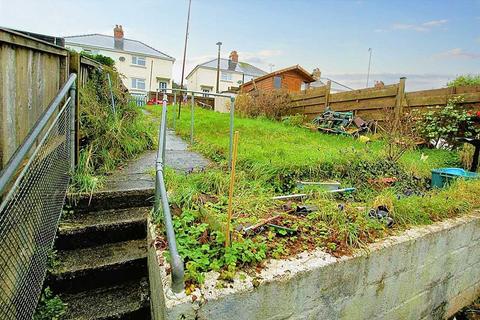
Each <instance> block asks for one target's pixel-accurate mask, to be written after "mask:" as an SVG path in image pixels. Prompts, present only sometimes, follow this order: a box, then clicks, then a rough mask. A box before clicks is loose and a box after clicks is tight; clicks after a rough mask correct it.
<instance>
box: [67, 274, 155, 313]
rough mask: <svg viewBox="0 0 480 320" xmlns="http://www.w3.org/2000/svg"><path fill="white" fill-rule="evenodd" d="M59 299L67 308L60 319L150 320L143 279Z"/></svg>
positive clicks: (145, 286) (145, 282) (146, 284)
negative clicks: (64, 314) (63, 316)
mask: <svg viewBox="0 0 480 320" xmlns="http://www.w3.org/2000/svg"><path fill="white" fill-rule="evenodd" d="M61 299H62V301H63V302H65V303H67V305H68V309H67V314H66V316H65V318H62V319H67V320H71V319H75V320H109V319H123V320H126V319H142V320H143V319H145V320H148V319H150V311H149V300H148V280H147V279H146V278H142V279H137V280H133V281H129V282H125V283H122V284H119V285H115V286H111V287H102V288H98V289H94V290H88V291H82V292H79V293H75V294H62V295H61Z"/></svg>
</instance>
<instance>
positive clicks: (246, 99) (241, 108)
mask: <svg viewBox="0 0 480 320" xmlns="http://www.w3.org/2000/svg"><path fill="white" fill-rule="evenodd" d="M290 102H291V97H290V95H289V94H288V93H287V92H284V91H281V90H271V91H266V90H258V91H255V92H253V93H243V94H240V95H238V96H237V98H236V100H235V110H236V111H237V112H238V113H239V114H240V115H242V116H245V117H251V118H255V117H259V116H265V117H267V118H269V119H274V120H280V119H281V118H282V116H284V115H286V114H287V111H288V109H289V107H290Z"/></svg>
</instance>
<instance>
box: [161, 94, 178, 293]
mask: <svg viewBox="0 0 480 320" xmlns="http://www.w3.org/2000/svg"><path fill="white" fill-rule="evenodd" d="M166 134H167V97H166V95H164V96H163V103H162V120H161V123H160V131H159V134H158V151H157V161H156V164H155V169H156V174H155V206H154V210H155V213H158V212H159V210H160V205H161V206H162V211H163V217H164V224H165V230H166V234H167V242H168V250H169V251H170V259H171V262H170V265H171V267H172V291H173V292H175V293H180V292H182V291H183V290H184V274H185V271H184V266H183V260H182V258H181V257H180V255H179V254H178V250H177V242H176V237H175V230H174V229H173V222H172V214H171V212H170V205H169V203H168V196H167V189H166V187H165V179H164V176H163V171H164V168H165V144H166Z"/></svg>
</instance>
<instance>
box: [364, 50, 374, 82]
mask: <svg viewBox="0 0 480 320" xmlns="http://www.w3.org/2000/svg"><path fill="white" fill-rule="evenodd" d="M372 51H373V50H372V48H368V52H370V56H369V58H368V71H367V85H366V86H365V88H368V80H369V78H370V64H371V62H372Z"/></svg>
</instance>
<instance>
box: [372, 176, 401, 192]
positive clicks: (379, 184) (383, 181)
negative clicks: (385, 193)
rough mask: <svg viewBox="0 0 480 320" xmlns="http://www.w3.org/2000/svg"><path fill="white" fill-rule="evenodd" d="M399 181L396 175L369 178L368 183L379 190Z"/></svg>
mask: <svg viewBox="0 0 480 320" xmlns="http://www.w3.org/2000/svg"><path fill="white" fill-rule="evenodd" d="M397 181H398V179H397V178H396V177H386V178H376V179H368V183H369V184H371V185H372V186H373V187H374V188H375V189H377V190H381V189H384V188H387V187H390V186H391V185H392V184H394V183H395V182H397Z"/></svg>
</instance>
